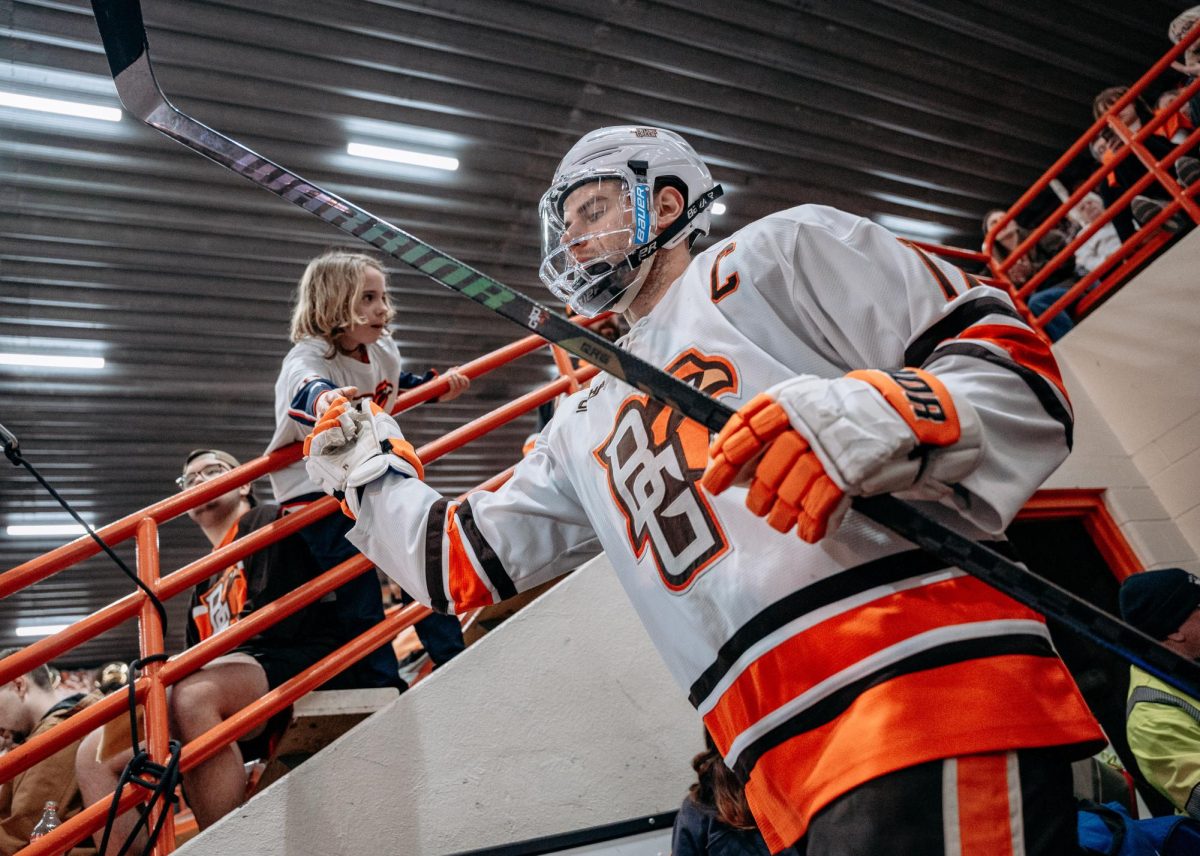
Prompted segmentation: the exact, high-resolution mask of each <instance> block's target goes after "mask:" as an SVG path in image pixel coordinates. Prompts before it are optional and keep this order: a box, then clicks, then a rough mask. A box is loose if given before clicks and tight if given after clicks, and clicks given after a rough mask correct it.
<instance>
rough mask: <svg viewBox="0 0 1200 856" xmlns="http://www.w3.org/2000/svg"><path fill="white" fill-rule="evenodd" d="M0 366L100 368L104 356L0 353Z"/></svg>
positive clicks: (102, 364)
mask: <svg viewBox="0 0 1200 856" xmlns="http://www.w3.org/2000/svg"><path fill="white" fill-rule="evenodd" d="M0 366H34V367H36V368H52V369H102V368H104V357H68V356H63V355H59V354H0Z"/></svg>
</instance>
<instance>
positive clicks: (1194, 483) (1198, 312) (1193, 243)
mask: <svg viewBox="0 0 1200 856" xmlns="http://www.w3.org/2000/svg"><path fill="white" fill-rule="evenodd" d="M1055 353H1056V354H1057V356H1058V358H1059V361H1060V363H1061V364H1062V366H1063V368H1064V371H1065V373H1066V380H1067V386H1068V389H1069V391H1070V392H1071V395H1072V401H1073V402H1074V404H1075V411H1076V425H1077V438H1076V451H1075V453H1074V454H1073V455H1072V456H1071V458H1070V459H1068V461H1067V463H1066V464H1064V466H1063V467H1062V468H1061V469H1060V471H1059V472H1057V473H1055V475H1054V476H1053V478H1052V479H1051V481H1050V483H1049V484H1048V485H1047V486H1048V487H1104V488H1108V493H1107V494H1106V497H1105V498H1106V501H1107V502H1108V506H1109V508H1110V510H1111V511H1112V513H1113V515H1114V517H1115V518H1116V519H1117V521H1118V522H1119V523H1120V524H1121V529H1122V531H1123V533H1124V534H1125V537H1126V538H1127V539H1128V540H1129V542H1130V544H1131V545H1132V546H1133V548H1134V550H1135V551H1136V552H1137V553H1138V555H1139V557H1140V558H1141V559H1142V560H1143V561H1144V562H1145V563H1146V565H1147V566H1148V567H1152V568H1153V567H1164V566H1169V565H1178V566H1182V567H1185V568H1187V569H1189V570H1191V571H1193V572H1200V561H1198V560H1197V556H1198V555H1200V229H1198V230H1196V231H1195V232H1193V233H1192V234H1191V235H1189V236H1187V237H1186V238H1184V239H1183V240H1182V241H1181V242H1180V243H1179V244H1178V245H1177V246H1175V247H1173V248H1172V249H1171V250H1170V251H1169V252H1168V253H1166V254H1165V255H1164V256H1163V257H1162V258H1160V259H1158V260H1157V261H1155V263H1154V264H1153V265H1151V266H1150V268H1149V269H1148V270H1146V271H1145V272H1144V273H1143V274H1141V275H1140V276H1139V277H1138V278H1137V279H1135V280H1134V281H1133V282H1132V283H1131V284H1130V285H1128V286H1126V287H1125V288H1124V289H1122V290H1121V291H1120V292H1119V293H1118V294H1117V295H1116V296H1115V297H1113V298H1112V299H1110V300H1109V301H1108V302H1106V303H1105V304H1104V305H1103V306H1102V307H1100V309H1099V310H1098V311H1096V312H1095V313H1093V314H1092V315H1091V316H1089V317H1088V318H1087V319H1086V320H1085V321H1084V322H1083V323H1082V324H1080V325H1079V327H1077V328H1076V329H1075V330H1072V331H1071V333H1070V334H1069V335H1067V336H1066V337H1064V338H1063V339H1062V341H1061V342H1059V343H1058V344H1057V345H1056V346H1055Z"/></svg>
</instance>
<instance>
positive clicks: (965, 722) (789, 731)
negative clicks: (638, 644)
mask: <svg viewBox="0 0 1200 856" xmlns="http://www.w3.org/2000/svg"><path fill="white" fill-rule="evenodd" d="M623 344H624V345H625V347H627V348H628V349H629V350H630V351H632V352H633V353H635V354H637V355H639V356H641V357H642V358H643V359H646V360H648V361H650V362H652V363H654V364H656V365H660V366H663V367H665V368H666V369H667V370H668V371H670V372H672V373H674V374H675V375H677V376H679V377H681V378H683V379H684V380H686V381H687V382H689V383H692V384H693V385H695V386H697V387H699V388H700V389H702V390H704V391H706V392H708V393H709V394H711V395H714V396H717V397H719V398H720V399H721V400H723V401H724V402H725V403H727V404H729V405H730V406H731V407H735V408H736V407H739V406H741V405H742V404H744V403H745V402H747V401H748V400H749V399H750V398H752V397H753V396H754V395H755V394H757V393H758V392H761V391H762V390H764V389H765V388H767V387H769V386H771V385H772V384H774V383H776V382H778V381H781V380H784V379H786V378H790V377H793V376H795V375H798V374H805V373H807V374H815V375H820V376H822V377H831V378H832V377H838V376H841V375H843V374H845V373H846V372H848V371H851V370H853V369H866V368H881V369H899V368H901V367H904V366H917V367H923V368H925V369H926V370H927V371H930V372H932V373H934V374H936V375H937V376H938V377H939V378H940V379H941V380H942V381H943V382H944V383H945V385H946V386H947V388H948V389H949V390H950V391H951V392H952V394H953V395H955V396H956V397H964V398H966V399H968V400H970V401H971V403H972V404H973V405H974V406H975V409H976V411H977V412H978V414H979V416H980V419H981V420H982V423H983V428H984V444H985V452H984V456H983V459H982V461H981V463H980V465H979V467H978V469H977V470H975V471H974V472H973V473H972V474H971V475H970V476H969V477H968V478H967V479H966V480H965V481H964V482H963V483H962V484H961V486H960V487H961V490H960V491H959V496H958V497H957V502H958V505H959V506H960V507H958V508H949V507H942V506H938V505H932V504H928V503H926V504H924V505H923V506H922V510H923V511H925V512H926V513H928V514H930V515H931V516H934V517H937V518H938V519H939V520H941V521H942V522H944V523H947V524H948V525H951V526H952V527H953V528H955V529H957V530H958V531H960V532H962V533H963V534H966V535H969V536H971V537H974V538H979V539H985V538H988V537H989V533H1000V532H1002V531H1003V529H1004V528H1005V526H1006V525H1007V523H1008V522H1009V521H1010V520H1011V519H1012V517H1013V516H1014V515H1015V514H1016V512H1017V510H1018V509H1019V508H1020V507H1021V505H1022V504H1023V503H1024V502H1025V500H1026V499H1027V498H1028V497H1029V496H1030V495H1031V494H1032V493H1033V491H1034V490H1035V489H1036V488H1037V487H1038V485H1039V484H1041V482H1042V481H1043V480H1044V479H1045V478H1046V477H1047V476H1048V475H1049V474H1050V473H1051V472H1052V471H1053V470H1054V469H1055V467H1057V466H1058V464H1059V463H1060V462H1061V461H1062V460H1063V458H1064V457H1065V456H1066V454H1067V450H1068V447H1069V445H1070V440H1071V429H1072V417H1071V410H1070V405H1069V402H1068V400H1067V398H1066V395H1065V393H1064V390H1063V386H1062V382H1061V379H1060V377H1059V374H1058V370H1057V367H1056V365H1055V362H1054V359H1053V357H1052V356H1051V354H1050V350H1049V345H1048V343H1047V342H1046V340H1045V339H1043V338H1042V337H1041V336H1040V335H1038V334H1037V333H1035V332H1034V331H1033V330H1031V329H1030V328H1029V327H1028V326H1027V325H1026V324H1025V323H1024V322H1023V320H1022V319H1021V317H1020V315H1019V314H1018V313H1017V311H1016V310H1015V309H1014V307H1013V305H1012V303H1011V301H1010V300H1009V299H1008V297H1007V295H1006V294H1004V293H1003V292H1001V291H998V290H996V289H992V288H987V287H983V286H980V285H979V284H978V283H977V282H975V281H974V280H973V279H972V278H971V277H970V276H968V275H967V274H965V273H963V272H962V271H960V270H958V269H957V268H954V267H952V266H950V265H947V264H943V263H941V262H939V261H936V260H933V259H931V258H929V257H928V256H927V255H926V254H925V253H924V252H922V251H921V250H920V249H918V248H916V247H915V246H913V245H910V244H906V243H904V242H902V241H899V240H897V239H896V238H895V237H894V236H892V235H891V234H890V233H888V232H887V231H885V230H884V229H882V228H880V227H878V226H876V225H875V224H873V223H871V222H870V221H868V220H864V219H862V218H859V217H855V216H853V215H850V214H846V213H844V212H840V211H836V210H834V209H830V208H825V207H820V206H811V205H806V206H800V207H798V208H794V209H791V210H788V211H783V212H780V213H778V214H774V215H772V216H769V217H766V218H764V219H762V220H759V221H757V222H755V223H752V224H751V225H749V226H747V227H746V228H744V229H742V230H741V231H739V232H738V233H737V234H735V235H733V236H732V237H730V238H729V239H727V240H725V241H723V242H721V243H718V244H717V245H715V246H713V247H712V248H710V249H709V250H707V251H705V252H704V253H702V254H701V255H699V256H698V257H697V258H695V259H694V260H693V261H692V263H691V265H690V266H689V267H688V269H687V271H686V272H685V273H684V274H683V276H682V277H681V279H680V280H679V281H677V282H676V283H674V285H673V286H672V287H671V289H670V290H669V292H668V293H667V294H666V295H665V296H664V297H663V299H662V300H661V302H660V303H659V304H658V305H657V306H656V307H655V308H654V309H653V311H652V312H651V313H650V314H649V315H647V316H646V317H645V318H642V319H640V320H639V321H637V322H636V323H635V324H634V325H633V328H632V329H631V330H630V332H629V334H628V336H627V337H626V339H625V340H624V343H623ZM709 439H710V438H709V435H708V432H707V430H706V429H704V428H702V427H701V426H699V425H697V424H696V423H694V422H690V421H688V420H685V419H683V418H682V417H681V416H679V414H677V413H675V412H674V411H671V410H669V409H666V408H664V407H663V406H662V405H660V404H658V403H657V402H655V401H653V400H650V399H648V397H647V396H646V395H644V394H642V393H639V392H638V391H636V390H634V389H633V388H631V387H629V386H628V385H626V384H624V383H622V382H620V381H617V380H615V379H613V378H604V379H599V380H597V381H595V382H593V384H592V386H591V388H589V389H585V390H581V391H580V392H578V393H576V394H575V395H573V396H571V397H569V398H567V399H566V400H565V401H563V402H562V403H561V404H560V406H559V408H558V410H557V412H556V414H555V417H554V419H553V420H552V422H551V423H550V424H549V425H548V426H547V427H546V429H545V431H543V432H542V434H541V435H540V436H539V437H538V440H537V442H536V444H535V447H534V449H533V451H532V452H531V453H530V454H529V455H528V456H527V457H525V458H524V459H523V460H522V461H521V462H520V463H519V464H518V465H517V468H516V471H515V473H514V475H513V477H512V479H511V480H510V481H509V482H508V483H507V484H505V485H504V486H503V487H501V488H500V489H499V490H497V491H496V492H495V493H475V494H473V495H471V496H470V497H469V498H468V500H467V501H466V502H463V503H462V504H455V503H449V502H447V501H446V500H444V499H442V498H441V497H440V496H439V495H438V494H437V493H436V492H435V491H433V490H432V489H431V488H429V487H428V486H426V485H424V484H422V483H421V482H419V481H417V480H415V479H404V478H402V477H400V476H395V475H393V476H388V477H386V478H384V479H380V480H379V481H376V482H373V483H372V484H370V485H368V486H367V488H366V490H365V491H364V494H363V498H362V503H361V506H360V510H359V517H358V523H357V525H356V527H355V528H354V530H353V531H352V532H351V533H350V535H349V538H350V540H351V541H353V542H354V543H355V544H356V545H357V546H358V547H359V548H360V549H361V550H362V551H363V553H365V554H366V555H367V556H369V557H370V558H371V559H372V560H373V561H375V562H376V564H377V565H378V566H379V567H380V568H381V569H382V570H383V571H384V572H385V573H387V574H388V575H389V576H391V577H393V578H395V579H396V580H397V581H398V582H399V583H400V584H401V585H402V586H403V587H404V588H405V589H406V590H407V591H409V592H411V593H412V594H413V595H414V596H415V597H417V598H418V599H419V600H422V601H424V602H427V603H431V604H432V605H433V606H434V607H435V608H438V609H464V608H468V607H474V606H479V605H483V604H488V603H492V602H494V601H496V600H498V599H501V598H504V597H507V596H509V595H512V594H513V593H515V592H517V591H521V590H524V589H526V588H529V587H531V586H534V585H537V584H538V583H541V582H543V581H545V580H546V579H549V578H551V577H553V576H555V575H557V574H559V573H561V572H563V571H565V570H567V569H570V568H573V567H575V566H577V565H578V564H579V562H580V561H581V560H582V559H584V558H586V557H588V556H591V555H594V554H595V553H597V552H598V551H600V550H605V551H607V553H608V556H609V559H610V561H611V562H612V565H613V567H614V568H615V569H616V572H617V574H618V575H619V576H620V579H621V583H622V585H623V587H624V589H625V590H626V592H627V593H628V595H629V597H630V599H631V600H632V602H633V604H634V606H635V608H636V609H637V611H638V613H639V614H640V616H641V618H642V620H643V622H644V623H645V625H646V629H647V630H648V632H649V634H650V636H651V638H652V639H653V641H654V643H655V645H656V647H657V649H658V650H659V652H660V653H661V655H662V657H663V659H664V660H665V661H666V664H667V666H668V668H669V669H670V671H671V673H672V674H673V675H674V677H675V679H676V680H677V681H678V682H679V684H680V685H681V686H682V687H683V688H684V690H685V691H686V692H688V693H689V695H690V698H691V701H692V703H693V704H694V705H695V706H696V708H697V709H698V710H699V712H700V713H701V715H702V716H703V718H704V721H705V724H706V726H707V727H708V729H709V731H710V732H711V733H712V735H713V737H714V739H715V741H716V744H717V746H718V747H719V748H720V750H721V751H722V753H723V755H724V756H725V758H726V761H727V763H728V764H729V766H730V767H732V768H733V769H734V770H735V771H737V772H738V773H739V774H740V775H741V776H742V777H743V779H744V780H746V782H747V785H746V794H747V799H748V800H749V802H750V805H751V808H752V809H753V810H754V812H755V816H756V818H757V819H758V821H759V826H760V829H761V830H762V832H763V834H764V836H765V838H766V840H767V843H768V844H769V845H770V846H771V849H772V850H773V851H775V850H779V849H781V848H783V847H785V846H787V845H789V844H792V843H793V842H795V841H796V840H797V839H799V838H800V837H801V836H802V835H803V833H804V831H805V829H806V828H807V825H808V822H809V820H810V818H811V817H812V816H813V815H814V814H815V813H816V812H817V811H819V810H820V809H821V808H822V807H823V806H824V805H826V804H828V803H829V802H830V801H831V800H833V799H835V798H836V797H837V796H839V795H841V794H843V793H845V792H847V791H848V790H850V789H852V788H854V787H856V786H858V785H860V784H862V783H863V782H865V781H869V780H870V779H873V778H875V777H877V776H880V775H883V774H885V773H888V772H892V771H894V770H898V769H902V768H905V767H908V766H911V765H914V764H919V763H923V762H925V761H930V760H934V759H938V758H944V757H951V756H959V755H966V754H972V753H981V752H993V751H999V750H1008V749H1015V748H1022V747H1031V746H1049V745H1072V744H1080V743H1085V742H1087V741H1092V740H1095V739H1098V738H1099V737H1100V732H1099V729H1098V727H1097V725H1096V724H1095V721H1094V720H1093V718H1092V716H1091V714H1090V713H1089V712H1088V710H1087V707H1086V706H1085V705H1084V703H1083V700H1082V698H1081V697H1080V695H1079V693H1078V691H1077V689H1076V688H1075V686H1074V683H1073V682H1072V680H1071V677H1070V675H1069V674H1068V673H1067V671H1066V669H1065V668H1064V667H1063V665H1062V663H1061V662H1060V661H1059V659H1058V658H1057V656H1056V654H1055V653H1054V651H1053V649H1052V647H1051V644H1050V640H1049V636H1048V634H1047V631H1046V627H1045V624H1044V623H1043V621H1042V620H1041V619H1040V618H1039V617H1038V616H1037V615H1036V614H1034V613H1033V612H1031V611H1030V610H1028V609H1026V608H1024V607H1022V606H1020V605H1018V604H1016V603H1014V602H1013V601H1012V600H1010V599H1009V598H1007V597H1004V596H1003V595H1000V594H998V593H996V592H995V591H993V590H992V589H990V588H989V587H987V586H986V585H984V584H983V583H980V582H979V581H977V580H976V579H974V578H973V577H970V576H967V575H965V574H964V573H963V572H961V571H959V570H956V569H954V568H947V567H944V566H943V565H942V563H940V562H938V561H937V560H935V559H933V558H931V557H929V556H927V555H925V554H923V553H921V552H920V551H918V550H915V549H914V548H913V546H912V545H911V544H909V543H908V542H906V541H904V540H902V539H900V538H898V537H897V536H895V535H893V534H892V533H890V532H888V531H886V530H884V529H882V528H881V527H879V526H877V525H875V524H874V523H872V522H871V521H869V520H867V519H865V518H863V517H862V516H860V515H856V514H854V513H853V512H851V513H850V514H849V515H848V517H847V519H846V520H845V522H844V523H843V525H842V527H841V528H840V529H839V530H838V531H837V532H836V533H835V534H834V535H832V536H830V537H827V538H825V539H824V540H823V541H821V542H820V543H818V544H807V543H805V542H803V541H801V540H800V539H799V538H797V537H796V535H795V534H794V533H789V534H781V533H779V532H776V531H775V530H774V529H772V528H770V527H769V526H767V525H766V523H765V522H764V521H762V520H761V519H759V518H756V517H754V516H753V515H751V514H750V512H749V511H747V510H746V508H745V507H744V501H745V490H744V489H741V488H736V487H735V488H731V489H729V490H727V491H726V492H724V493H723V494H721V495H720V496H717V497H713V496H711V495H708V494H707V493H705V492H703V491H702V489H701V488H700V485H699V482H698V479H699V478H700V476H701V475H702V474H703V472H704V469H705V466H706V464H707V459H708V455H707V447H708V444H709Z"/></svg>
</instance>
